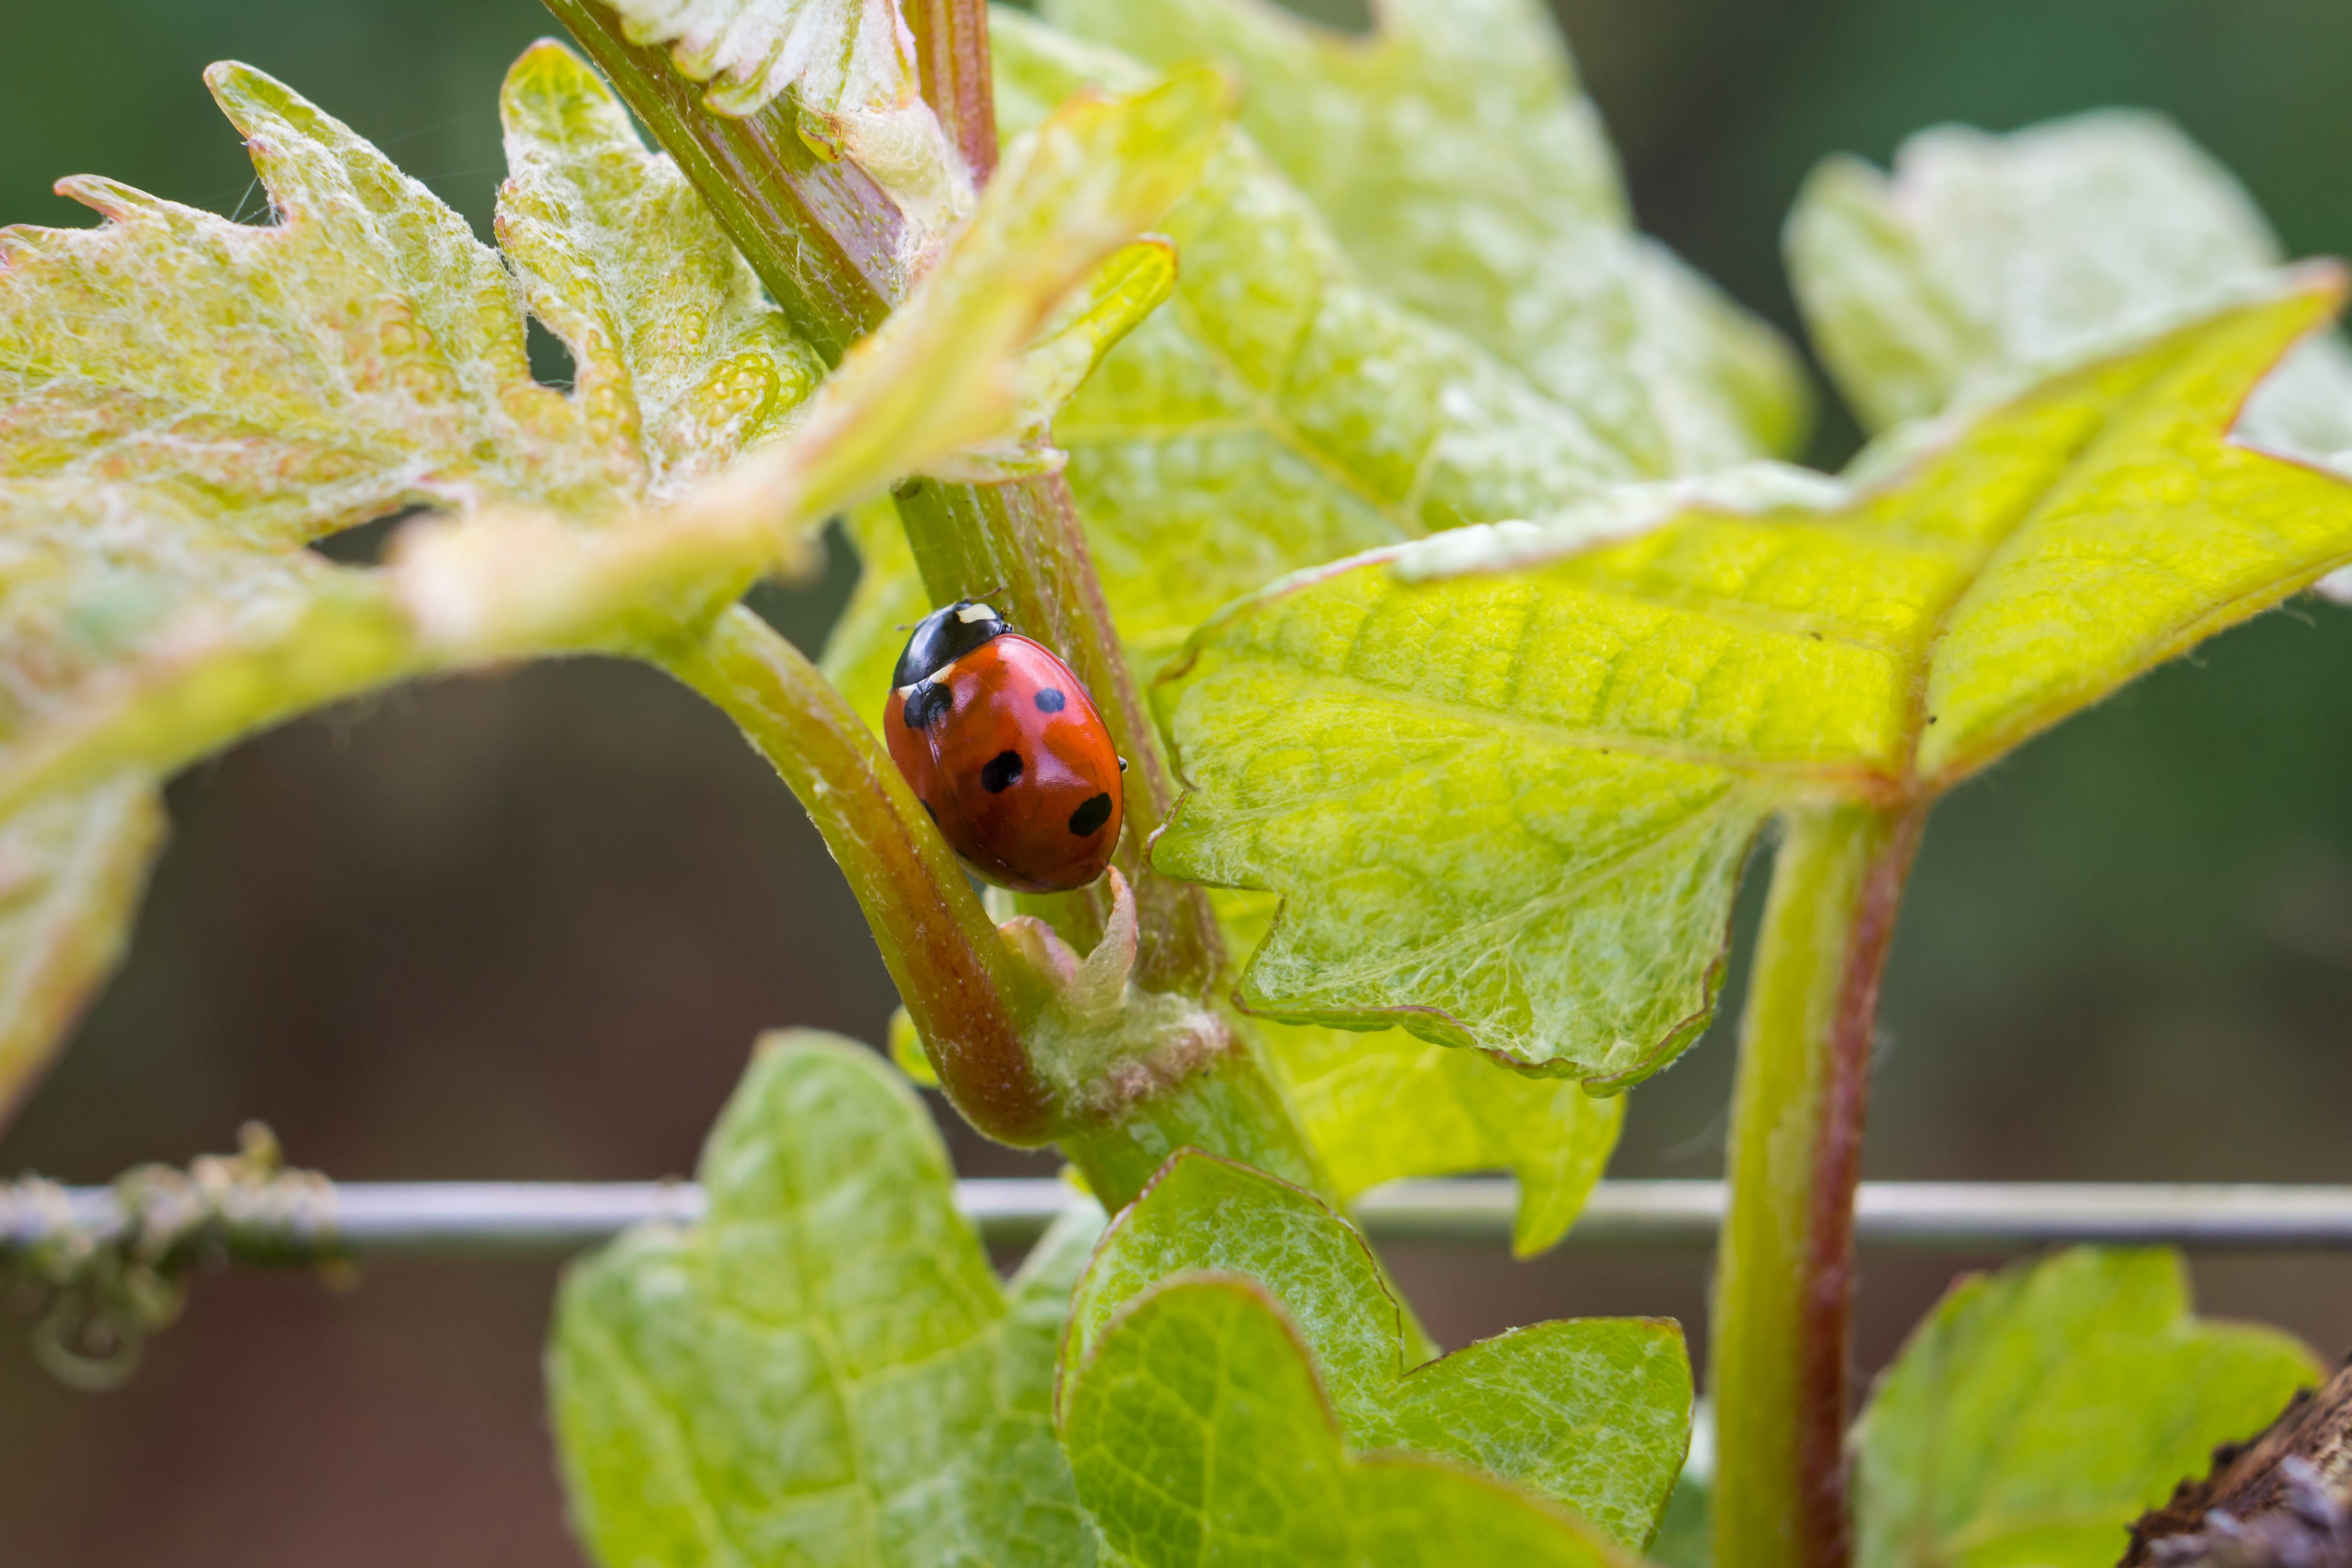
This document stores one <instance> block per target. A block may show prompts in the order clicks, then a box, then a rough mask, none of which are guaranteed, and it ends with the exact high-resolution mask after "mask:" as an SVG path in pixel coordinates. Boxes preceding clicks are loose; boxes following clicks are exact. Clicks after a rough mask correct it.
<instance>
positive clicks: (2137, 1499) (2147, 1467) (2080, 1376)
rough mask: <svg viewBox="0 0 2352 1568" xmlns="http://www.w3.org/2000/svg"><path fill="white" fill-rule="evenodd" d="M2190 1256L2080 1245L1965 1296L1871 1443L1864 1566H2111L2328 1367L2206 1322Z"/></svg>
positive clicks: (1884, 1391)
mask: <svg viewBox="0 0 2352 1568" xmlns="http://www.w3.org/2000/svg"><path fill="white" fill-rule="evenodd" d="M2185 1272H2186V1271H2185V1270H2183V1269H2182V1267H2181V1264H2180V1260H2179V1259H2178V1258H2177V1257H2175V1256H2173V1255H2172V1254H2170V1253H2167V1252H2119V1251H2097V1250H2093V1249H2078V1250H2075V1251H2072V1252H2063V1253H2060V1254H2058V1255H2057V1256H2055V1257H2053V1258H2049V1259H2045V1260H2039V1261H2032V1262H2025V1263H2020V1264H2016V1265H2014V1266H2012V1267H2011V1268H2008V1269H2005V1270H2001V1272H2000V1273H1999V1274H1995V1275H1991V1276H1978V1277H1975V1278H1971V1279H1969V1280H1967V1281H1963V1282H1962V1283H1960V1284H1959V1285H1958V1286H1956V1287H1955V1288H1954V1289H1953V1291H1951V1293H1950V1294H1949V1295H1948V1296H1946V1297H1945V1298H1944V1300H1943V1301H1941V1302H1940V1303H1938V1304H1937V1308H1936V1310H1935V1311H1934V1312H1932V1313H1930V1314H1929V1315H1928V1317H1927V1322H1924V1323H1922V1324H1921V1325H1920V1326H1919V1327H1918V1329H1917V1330H1916V1331H1915V1332H1914V1333H1913V1334H1912V1336H1911V1340H1910V1343H1908V1344H1906V1345H1905V1346H1904V1347H1903V1354H1901V1355H1900V1356H1898V1357H1897V1358H1896V1360H1895V1364H1894V1365H1893V1366H1891V1367H1889V1368H1888V1369H1887V1371H1886V1374H1885V1376H1884V1377H1882V1378H1881V1379H1880V1380H1879V1384H1878V1386H1877V1388H1876V1389H1875V1390H1874V1391H1873V1393H1872V1395H1871V1399H1870V1406H1869V1408H1868V1409H1866V1410H1864V1412H1863V1417H1862V1421H1861V1424H1860V1426H1859V1427H1856V1429H1855V1434H1854V1439H1855V1440H1854V1453H1855V1465H1854V1480H1855V1495H1854V1525H1855V1531H1856V1542H1855V1552H1854V1561H1855V1563H1856V1564H1857V1565H1858V1568H2108V1564H2110V1563H2115V1562H2116V1561H2117V1560H2118V1559H2119V1558H2121V1557H2122V1556H2123V1555H2124V1552H2125V1548H2126V1546H2127V1545H2128V1543H2129V1540H2130V1537H2129V1533H2128V1526H2129V1525H2130V1523H2131V1521H2133V1520H2134V1519H2135V1518H2137V1516H2138V1515H2139V1513H2140V1512H2141V1511H2142V1510H2144V1509H2148V1508H2153V1507H2155V1506H2156V1505H2157V1504H2158V1503H2160V1502H2162V1501H2163V1500H2165V1498H2166V1497H2167V1496H2168V1495H2169V1494H2170V1493H2171V1490H2172V1489H2173V1487H2174V1486H2175V1485H2176V1484H2177V1483H2179V1482H2180V1481H2183V1480H2186V1479H2189V1478H2191V1477H2192V1476H2198V1475H2202V1474H2203V1473H2204V1472H2205V1469H2206V1467H2207V1465H2208V1464H2209V1462H2210V1457H2211V1453H2212V1450H2213V1448H2215V1447H2216V1446H2218V1445H2220V1444H2222V1443H2229V1442H2242V1441H2244V1440H2245V1439H2247V1438H2249V1437H2252V1436H2253V1435H2254V1434H2255V1433H2256V1432H2258V1431H2260V1430H2261V1429H2262V1428H2263V1427H2264V1426H2266V1425H2268V1424H2269V1422H2270V1420H2271V1419H2272V1417H2273V1416H2276V1415H2277V1414H2278V1413H2279V1412H2280V1411H2281V1410H2282V1409H2284V1408H2285V1406H2286V1403H2287V1401H2288V1399H2289V1398H2290V1397H2292V1396H2294V1391H2295V1389H2296V1388H2297V1387H2299V1386H2308V1385H2312V1384H2315V1383H2316V1382H2317V1381H2318V1380H2319V1378H2320V1376H2321V1371H2320V1366H2319V1363H2318V1362H2317V1360H2316V1359H2315V1357H2314V1356H2313V1355H2312V1354H2311V1352H2310V1351H2309V1350H2308V1349H2306V1348H2305V1347H2304V1346H2303V1345H2301V1344H2299V1343H2296V1342H2295V1341H2294V1340H2293V1339H2292V1338H2290V1337H2288V1336H2287V1335H2285V1334H2283V1333H2277V1332H2275V1331H2273V1330H2270V1329H2264V1328H2256V1327H2254V1326H2252V1325H2251V1324H2241V1323H2220V1322H2208V1321H2204V1320H2200V1319H2198V1318H2194V1317H2192V1316H2190V1315H2189V1287H2188V1281H2187V1279H2186V1277H2185Z"/></svg>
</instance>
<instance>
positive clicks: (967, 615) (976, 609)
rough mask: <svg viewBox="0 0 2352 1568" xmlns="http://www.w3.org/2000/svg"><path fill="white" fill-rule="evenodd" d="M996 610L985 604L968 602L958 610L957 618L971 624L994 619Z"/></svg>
mask: <svg viewBox="0 0 2352 1568" xmlns="http://www.w3.org/2000/svg"><path fill="white" fill-rule="evenodd" d="M996 618H997V616H996V612H995V611H993V610H991V609H990V608H989V607H988V606H987V605H985V604H967V605H965V606H964V607H963V608H962V609H961V610H959V611H957V612H956V619H957V620H959V621H961V622H963V623H964V624H965V625H967V626H969V625H971V623H972V622H975V621H993V620H995V619H996Z"/></svg>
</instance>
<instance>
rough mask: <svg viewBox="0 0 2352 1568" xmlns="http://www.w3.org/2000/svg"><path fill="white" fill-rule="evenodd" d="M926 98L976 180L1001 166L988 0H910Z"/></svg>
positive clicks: (984, 178) (910, 20)
mask: <svg viewBox="0 0 2352 1568" xmlns="http://www.w3.org/2000/svg"><path fill="white" fill-rule="evenodd" d="M906 3H907V23H908V26H910V27H912V28H913V29H914V33H915V60H916V65H917V68H918V69H919V71H920V73H921V77H922V83H923V101H924V102H926V103H928V104H929V105H930V106H931V112H932V113H934V114H936V115H938V116H939V117H940V125H941V126H943V127H944V128H945V129H946V131H947V133H948V136H949V138H950V140H952V141H954V142H955V144H956V150H957V151H958V152H961V153H962V154H963V162H964V167H965V168H967V169H969V170H971V183H973V184H975V185H984V184H986V183H988V177H989V176H990V175H991V174H993V173H995V172H996V94H995V90H994V84H993V83H992V81H991V79H990V64H989V51H988V6H987V5H986V3H985V0H906Z"/></svg>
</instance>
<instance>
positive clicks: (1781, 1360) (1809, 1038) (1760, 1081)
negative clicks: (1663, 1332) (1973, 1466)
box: [1714, 804, 1927, 1568]
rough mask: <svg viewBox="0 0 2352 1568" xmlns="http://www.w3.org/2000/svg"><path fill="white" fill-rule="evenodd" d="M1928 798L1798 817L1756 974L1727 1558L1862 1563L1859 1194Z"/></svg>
mask: <svg viewBox="0 0 2352 1568" xmlns="http://www.w3.org/2000/svg"><path fill="white" fill-rule="evenodd" d="M1926 813H1927V808H1926V806H1925V805H1924V804H1915V805H1908V806H1906V807H1904V808H1901V809H1898V810H1878V809H1875V808H1872V807H1868V806H1836V807H1825V808H1820V809H1814V810H1803V811H1800V812H1797V813H1795V814H1794V815H1793V816H1792V817H1791V819H1790V822H1789V824H1788V831H1787V836H1786V837H1785V839H1784V840H1783V841H1782V843H1781V845H1780V853H1779V855H1778V856H1777V858H1776V859H1775V861H1774V863H1773V868H1772V892H1771V897H1770V900H1769V904H1767V906H1766V910H1765V915H1764V928H1763V933H1762V936H1761V938H1760V940H1759V944H1758V947H1757V952H1756V958H1755V962H1754V967H1753V968H1752V970H1751V973H1750V977H1749V980H1748V1010H1747V1016H1746V1018H1745V1019H1744V1020H1743V1023H1742V1029H1741V1035H1740V1045H1739V1071H1738V1083H1737V1085H1736V1087H1735V1088H1734V1090H1733V1094H1732V1118H1731V1155H1730V1166H1731V1206H1730V1213H1729V1215H1728V1217H1727V1220H1726V1223H1725V1225H1724V1229H1723V1239H1722V1245H1721V1249H1720V1250H1719V1252H1718V1253H1717V1265H1716V1298H1715V1356H1714V1385H1715V1409H1716V1423H1717V1426H1716V1431H1717V1444H1718V1460H1717V1471H1716V1483H1715V1494H1714V1508H1715V1560H1716V1561H1717V1562H1718V1563H1736V1564H1738V1568H1846V1564H1847V1563H1848V1562H1849V1560H1850V1558H1851V1555H1852V1542H1851V1536H1850V1531H1849V1526H1848V1513H1847V1509H1846V1473H1845V1453H1844V1443H1845V1430H1846V1423H1847V1420H1848V1416H1849V1411H1850V1408H1851V1405H1852V1384H1853V1377H1852V1370H1851V1365H1852V1363H1851V1335H1850V1330H1851V1327H1852V1319H1853V1282H1854V1261H1853V1260H1854V1247H1853V1204H1854V1193H1855V1189H1856V1187H1857V1186H1858V1185H1859V1183H1860V1180H1861V1176H1862V1134H1863V1122H1864V1113H1865V1111H1866V1109H1867V1106H1868V1103H1869V1085H1870V1058H1871V1045H1872V1040H1873V1036H1874V1027H1875V1021H1876V1019H1877V1013H1878V983H1879V976H1880V974H1881V972H1882V970H1883V969H1884V967H1885V961H1886V951H1887V946H1888V943H1889V941H1890V939H1891V938H1892V937H1893V935H1894V930H1895V915H1896V911H1897V909H1898V908H1899V906H1900V904H1901V903H1902V896H1903V884H1904V882H1905V879H1906V876H1907V875H1908V873H1909V871H1910V867H1911V862H1912V858H1913V855H1914V853H1915V852H1916V849H1917V847H1918V841H1919V830H1920V827H1921V824H1922V822H1923V821H1924V820H1925V818H1926Z"/></svg>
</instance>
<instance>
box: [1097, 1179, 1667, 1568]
mask: <svg viewBox="0 0 2352 1568" xmlns="http://www.w3.org/2000/svg"><path fill="white" fill-rule="evenodd" d="M1202 1273H1207V1274H1216V1275H1223V1276H1228V1277H1237V1278H1243V1279H1247V1280H1250V1281H1255V1283H1257V1284H1259V1285H1261V1286H1263V1287H1264V1288H1265V1291H1266V1292H1267V1293H1268V1294H1269V1295H1270V1296H1272V1297H1273V1298H1274V1299H1275V1300H1276V1301H1279V1302H1280V1303H1281V1306H1282V1309H1283V1312H1284V1313H1285V1314H1286V1316H1287V1317H1288V1319H1289V1320H1290V1322H1291V1323H1292V1324H1293V1326H1294V1328H1295V1330H1296V1332H1297V1334H1298V1335H1299V1337H1300V1338H1301V1339H1302V1340H1303V1341H1304V1342H1305V1343H1306V1344H1307V1347H1308V1348H1309V1349H1310V1350H1311V1351H1312V1353H1313V1357H1314V1361H1315V1365H1316V1370H1317V1373H1318V1377H1319V1380H1320V1382H1321V1385H1322V1388H1323V1392H1324V1395H1325V1396H1326V1397H1327V1398H1328V1400H1329V1401H1330V1407H1331V1414H1332V1416H1335V1417H1336V1418H1337V1421H1338V1425H1339V1431H1340V1434H1341V1435H1342V1436H1343V1437H1345V1438H1346V1440H1347V1443H1348V1445H1349V1447H1350V1448H1354V1449H1357V1450H1359V1451H1369V1450H1392V1451H1401V1452H1407V1453H1413V1454H1420V1455H1425V1456H1429V1457H1432V1458H1446V1459H1451V1460H1454V1462H1456V1463H1459V1464H1462V1465H1465V1466H1468V1467H1470V1468H1471V1469H1478V1470H1484V1471H1486V1473H1488V1474H1490V1475H1494V1476H1496V1477H1499V1478H1501V1479H1505V1480H1508V1481H1510V1482H1512V1483H1513V1484H1515V1485H1517V1486H1522V1487H1525V1488H1527V1489H1528V1490H1529V1491H1531V1492H1533V1493H1534V1494H1536V1495H1537V1496H1538V1497H1542V1498H1546V1499H1548V1500H1551V1501H1553V1502H1555V1503H1559V1504H1560V1505H1562V1506H1564V1507H1566V1508H1569V1509H1570V1510H1572V1511H1574V1512H1575V1513H1576V1514H1577V1516H1578V1517H1579V1518H1580V1519H1582V1520H1583V1521H1585V1522H1586V1523H1588V1524H1590V1525H1591V1527H1592V1528H1593V1530H1594V1531H1596V1532H1597V1533H1598V1534H1600V1535H1601V1536H1602V1537H1604V1538H1606V1539H1608V1540H1612V1541H1615V1542H1620V1543H1622V1544H1624V1545H1627V1546H1632V1547H1639V1546H1641V1545H1643V1544H1644V1543H1646V1542H1648V1540H1649V1538H1650V1536H1651V1535H1652V1533H1653V1532H1654V1531H1656V1529H1657V1526H1658V1520H1659V1517H1660V1515H1661V1513H1662V1512H1663V1511H1664V1508H1665V1503H1666V1495H1667V1493H1668V1491H1669V1490H1672V1488H1673V1486H1674V1482H1675V1472H1676V1471H1677V1470H1679V1469H1681V1468H1682V1462H1683V1455H1684V1451H1685V1448H1686V1447H1687V1444H1688V1441H1689V1437H1690V1407H1691V1383H1690V1363H1689V1360H1688V1358H1687V1356H1686V1355H1685V1352H1684V1349H1683V1340H1682V1331H1681V1330H1680V1329H1679V1328H1678V1327H1676V1326H1675V1324H1673V1323H1671V1322H1662V1321H1660V1320H1658V1319H1654V1318H1580V1319H1574V1320H1569V1321H1562V1322H1545V1323H1535V1324H1531V1325H1529V1326H1528V1327H1526V1328H1520V1329H1514V1330H1512V1331H1510V1332H1509V1333H1503V1334H1498V1335H1496V1336H1495V1337H1494V1338H1492V1339H1486V1340H1481V1341H1479V1342H1478V1343H1475V1344H1472V1345H1466V1346H1465V1347H1464V1348H1462V1349H1460V1350H1457V1351H1454V1353H1453V1354H1449V1355H1444V1356H1440V1357H1438V1358H1437V1359H1436V1360H1434V1361H1430V1362H1427V1363H1425V1364H1422V1365H1419V1366H1412V1367H1408V1365H1407V1360H1406V1349H1405V1336H1404V1325H1403V1322H1402V1315H1401V1313H1400V1312H1399V1310H1398V1307H1397V1302H1396V1299H1395V1298H1394V1297H1393V1296H1391V1295H1390V1294H1389V1292H1388V1290H1387V1288H1386V1286H1384V1285H1383V1284H1382V1283H1381V1273H1380V1266H1379V1264H1378V1263H1376V1262H1375V1261H1374V1260H1373V1258H1372V1254H1371V1251H1370V1249H1369V1248H1367V1247H1366V1246H1365V1245H1364V1242H1363V1239H1362V1238H1361V1237H1360V1236H1358V1235H1357V1233H1356V1232H1355V1230H1354V1229H1353V1228H1351V1227H1350V1226H1349V1225H1348V1224H1347V1222H1346V1221H1344V1220H1342V1219H1341V1218H1339V1216H1338V1215H1337V1214H1334V1213H1333V1212H1332V1211H1331V1210H1330V1209H1329V1208H1328V1207H1324V1206H1323V1205H1322V1204H1321V1203H1319V1202H1318V1201H1317V1200H1316V1199H1315V1198H1313V1197H1309V1196H1308V1195H1307V1194H1306V1193H1304V1192H1302V1191H1300V1190H1299V1189H1298V1188H1297V1187H1294V1186H1288V1185H1286V1184H1285V1183H1283V1182H1280V1181H1277V1180H1276V1179H1275V1178H1274V1177H1272V1176H1266V1175H1265V1174H1264V1173H1263V1172H1259V1171H1255V1170H1252V1169H1250V1168H1248V1167H1247V1166H1239V1165H1235V1164H1234V1163H1232V1162H1231V1161H1228V1160H1223V1159H1218V1158H1215V1157H1213V1156H1212V1155H1203V1154H1201V1153H1199V1152H1198V1151H1192V1150H1188V1151H1185V1152H1182V1153H1180V1154H1179V1155H1176V1156H1175V1157H1174V1158H1173V1159H1171V1160H1170V1161H1169V1162H1168V1164H1167V1166H1164V1167H1163V1168H1162V1169H1161V1170H1160V1173H1159V1175H1157V1176H1154V1177H1153V1178H1152V1181H1151V1185H1150V1186H1149V1187H1148V1188H1146V1189H1145V1191H1144V1194H1143V1196H1142V1197H1139V1198H1138V1199H1137V1200H1136V1201H1135V1202H1134V1203H1132V1204H1130V1205H1129V1206H1128V1207H1127V1208H1125V1209H1124V1210H1122V1211H1121V1212H1120V1213H1119V1215H1118V1218H1116V1219H1115V1220H1114V1221H1113V1222H1112V1225H1111V1228H1109V1230H1108V1231H1107V1232H1105V1233H1104V1236H1103V1239H1102V1242H1101V1245H1100V1246H1099V1247H1097V1249H1096V1252H1095V1258H1094V1261H1093V1263H1092V1264H1091V1265H1089V1266H1088V1268H1087V1272H1086V1275H1085V1277H1084V1278H1083V1279H1082V1280H1080V1281H1079V1282H1078V1286H1077V1290H1076V1292H1075V1294H1074V1295H1073V1296H1072V1298H1071V1301H1070V1321H1069V1327H1068V1329H1067V1331H1066V1333H1065V1335H1064V1340H1063V1349H1062V1378H1063V1381H1062V1390H1061V1398H1060V1408H1061V1411H1062V1414H1063V1420H1064V1423H1065V1426H1066V1427H1068V1426H1070V1425H1072V1424H1074V1423H1075V1421H1076V1402H1077V1400H1078V1399H1079V1398H1080V1397H1081V1396H1082V1393H1081V1391H1082V1387H1083V1375H1084V1369H1085V1367H1086V1366H1087V1363H1088V1362H1089V1361H1090V1360H1091V1359H1092V1358H1093V1357H1094V1356H1095V1355H1096V1354H1097V1345H1098V1344H1099V1343H1100V1342H1101V1341H1102V1340H1103V1339H1104V1338H1105V1337H1106V1336H1107V1335H1108V1334H1110V1333H1113V1332H1114V1329H1115V1325H1116V1323H1117V1322H1118V1318H1119V1316H1120V1314H1121V1313H1123V1312H1126V1311H1127V1310H1128V1309H1129V1304H1130V1303H1131V1302H1133V1301H1136V1300H1137V1299H1138V1298H1139V1297H1140V1296H1142V1295H1144V1294H1146V1293H1148V1292H1149V1291H1150V1290H1151V1289H1152V1288H1153V1287H1154V1286H1156V1285H1158V1284H1160V1282H1161V1281H1166V1280H1169V1279H1171V1278H1177V1277H1181V1276H1184V1275H1187V1274H1202Z"/></svg>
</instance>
